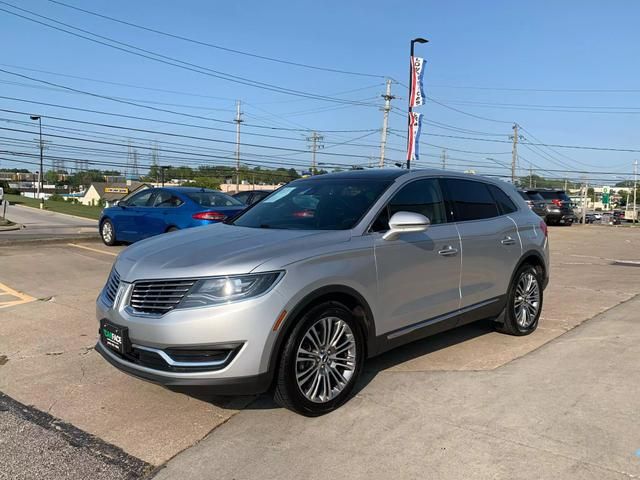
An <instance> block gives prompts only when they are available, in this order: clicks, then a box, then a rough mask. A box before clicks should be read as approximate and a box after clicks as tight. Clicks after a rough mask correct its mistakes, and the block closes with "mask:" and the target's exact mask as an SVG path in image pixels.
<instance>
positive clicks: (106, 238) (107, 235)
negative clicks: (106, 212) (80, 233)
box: [100, 218, 118, 247]
mask: <svg viewBox="0 0 640 480" xmlns="http://www.w3.org/2000/svg"><path fill="white" fill-rule="evenodd" d="M100 238H102V241H103V243H104V244H105V245H107V246H108V247H113V246H114V245H116V244H117V243H118V240H117V238H116V228H115V227H114V226H113V223H112V222H111V220H109V219H108V218H107V219H106V220H103V221H102V223H101V224H100Z"/></svg>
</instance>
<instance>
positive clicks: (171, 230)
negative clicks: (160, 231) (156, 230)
mask: <svg viewBox="0 0 640 480" xmlns="http://www.w3.org/2000/svg"><path fill="white" fill-rule="evenodd" d="M178 230H180V229H179V228H178V227H169V228H167V233H169V232H177V231H178Z"/></svg>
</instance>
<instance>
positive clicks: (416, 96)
mask: <svg viewBox="0 0 640 480" xmlns="http://www.w3.org/2000/svg"><path fill="white" fill-rule="evenodd" d="M423 76H424V58H420V57H411V95H410V98H409V106H411V107H418V106H420V105H424V87H423V86H422V77H423Z"/></svg>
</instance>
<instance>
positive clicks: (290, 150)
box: [0, 127, 369, 160]
mask: <svg viewBox="0 0 640 480" xmlns="http://www.w3.org/2000/svg"><path fill="white" fill-rule="evenodd" d="M0 130H6V131H12V132H18V133H31V134H35V133H37V132H33V131H31V130H22V129H17V128H8V127H0ZM167 135H171V134H169V133H167ZM48 136H49V137H53V138H63V139H67V140H76V141H81V142H95V143H103V144H107V145H119V146H126V144H122V143H117V142H107V141H104V140H89V139H84V138H79V137H70V136H65V135H57V134H49V135H48ZM198 140H206V141H210V142H215V143H224V144H234V145H235V143H236V142H234V141H230V140H219V139H213V138H209V139H207V138H203V137H200V138H198ZM243 145H244V146H247V147H258V148H266V149H270V150H279V151H289V152H299V153H302V152H305V150H301V149H296V148H288V147H277V146H272V145H260V144H252V143H244V144H243ZM177 153H186V152H177ZM317 154H318V155H330V156H337V157H345V156H348V157H353V158H366V159H367V160H368V159H369V155H355V154H351V155H347V154H344V153H333V152H317Z"/></svg>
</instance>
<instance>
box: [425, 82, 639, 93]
mask: <svg viewBox="0 0 640 480" xmlns="http://www.w3.org/2000/svg"><path fill="white" fill-rule="evenodd" d="M429 87H430V88H452V89H459V90H497V91H505V92H553V93H638V92H640V89H624V88H617V89H615V88H614V89H606V88H604V89H603V88H517V87H478V86H463V85H438V84H429Z"/></svg>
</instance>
